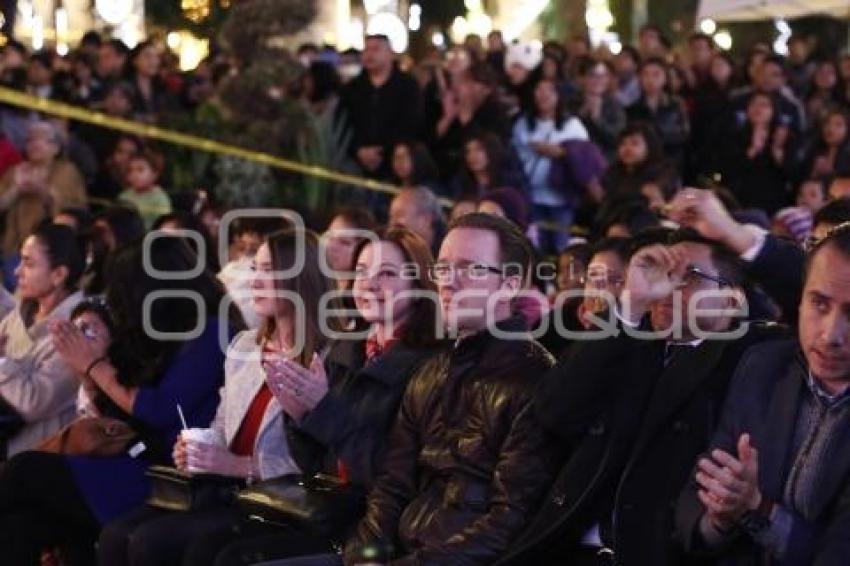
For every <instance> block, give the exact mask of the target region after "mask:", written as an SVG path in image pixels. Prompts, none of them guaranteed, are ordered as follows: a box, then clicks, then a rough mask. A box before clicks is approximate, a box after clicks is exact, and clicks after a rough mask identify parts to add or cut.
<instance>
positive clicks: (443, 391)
mask: <svg viewBox="0 0 850 566" xmlns="http://www.w3.org/2000/svg"><path fill="white" fill-rule="evenodd" d="M498 328H499V329H500V330H502V331H507V332H511V333H515V334H514V335H513V337H512V338H510V339H508V338H497V337H495V336H493V335H492V334H491V333H490V332H489V331H486V330H485V331H483V332H480V333H478V334H475V335H472V336H468V337H466V338H463V339H461V340H459V341H457V342H456V343H455V344H454V346H453V347H451V348H446V349H444V350H443V351H441V352H439V353H438V354H437V355H435V356H434V357H433V358H431V359H430V360H428V361H427V362H425V364H424V365H423V366H422V368H421V369H420V370H419V371H418V372H417V373H416V374H415V375H414V376H413V378H412V379H411V382H410V384H409V386H408V388H407V391H406V392H405V395H404V398H403V399H402V404H401V408H400V411H399V415H398V418H397V420H396V423H395V426H394V429H393V432H392V433H391V436H390V440H389V446H388V448H387V452H386V456H385V460H384V465H383V468H382V472H381V473H380V475H379V476H378V479H377V481H376V485H375V487H374V489H373V490H372V492H371V493H370V495H369V499H368V503H367V510H366V515H365V517H364V519H363V520H362V521H361V522H360V524H359V525H358V528H357V532H356V534H355V535H354V537H353V538H352V539H351V540H350V541H349V543H348V545H347V546H346V552H345V561H346V563H347V564H356V563H359V562H370V561H372V562H374V561H375V559H374V556H376V553H377V556H379V557H380V559H381V560H383V561H385V562H391V563H393V564H487V563H491V562H493V561H495V559H496V558H498V557H499V556H500V555H501V554H502V553H503V552H505V550H506V549H507V548H508V545H509V544H510V543H511V541H512V540H513V539H514V538H515V537H516V536H517V535H518V534H519V533H520V531H521V530H522V528H523V526H524V525H525V523H526V522H527V521H528V520H529V518H530V517H531V516H532V515H533V514H534V512H535V509H536V506H537V504H538V501H539V500H540V498H541V497H542V495H543V494H544V493H545V491H546V490H547V489H548V487H549V485H550V483H551V481H552V478H553V474H554V471H555V468H556V466H557V462H556V461H555V460H556V458H555V457H554V451H553V450H552V443H551V442H550V441H549V439H548V438H547V437H546V435H545V433H544V432H543V431H542V429H541V428H540V427H539V425H538V424H537V421H536V420H535V417H534V411H533V407H532V396H533V391H534V388H535V384H536V382H537V379H538V378H539V377H540V376H541V375H542V374H543V373H544V371H545V370H547V369H548V368H550V367H551V366H552V364H553V359H552V357H551V355H550V354H549V353H548V352H547V351H546V350H545V349H544V348H543V347H542V346H540V345H539V344H538V343H537V342H535V341H533V340H531V339H530V338H529V337H528V335H527V334H525V333H523V332H522V331H523V330H524V328H525V322H524V320H523V319H522V318H521V317H512V318H510V319H507V320H505V321H502V322H501V323H500V324H499V325H498ZM368 558H371V560H370V559H368Z"/></svg>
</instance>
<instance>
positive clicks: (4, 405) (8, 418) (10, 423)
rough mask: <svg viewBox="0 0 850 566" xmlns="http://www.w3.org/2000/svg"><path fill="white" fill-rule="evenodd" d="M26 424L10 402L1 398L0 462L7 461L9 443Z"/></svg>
mask: <svg viewBox="0 0 850 566" xmlns="http://www.w3.org/2000/svg"><path fill="white" fill-rule="evenodd" d="M25 424H26V422H25V421H24V419H23V417H21V414H20V413H19V412H18V411H17V410H16V409H15V408H14V407H13V406H12V405H11V404H9V402H8V401H6V400H5V399H3V398H2V397H0V461H2V460H5V459H6V452H7V447H8V445H9V441H10V440H11V439H12V437H14V436H15V435H16V434H18V433H19V432H20V431H21V429H22V428H24V425H25Z"/></svg>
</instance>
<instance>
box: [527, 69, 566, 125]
mask: <svg viewBox="0 0 850 566" xmlns="http://www.w3.org/2000/svg"><path fill="white" fill-rule="evenodd" d="M544 82H548V83H551V84H552V87H553V88H554V90H555V96H557V97H558V103H557V104H556V105H555V128H556V129H558V130H560V129H561V128H563V127H564V123H565V122H566V121H567V118H568V117H569V114H568V113H567V105H566V101H565V100H564V97H563V96H561V93H560V91H559V90H558V83H557V82H556V81H554V80H552V79H547V78H546V77H544V76H543V75H542V74H541V75H540V76H539V77H538V78H537V80H535V81H534V82H532V83H530V84H529V89H528V92H529V100H528V108H527V109H526V113H525V120H526V123H527V124H528V129H529V130H534V129H535V128H536V127H537V120H538V119H539V118H540V115H539V111H538V110H537V103H536V102H535V101H534V92H535V91H536V90H537V87H538V86H540V85H541V84H542V83H544Z"/></svg>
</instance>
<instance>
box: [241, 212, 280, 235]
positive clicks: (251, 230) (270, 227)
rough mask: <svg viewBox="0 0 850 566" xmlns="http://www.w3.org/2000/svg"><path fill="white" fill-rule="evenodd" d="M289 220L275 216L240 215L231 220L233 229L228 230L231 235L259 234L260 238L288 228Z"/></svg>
mask: <svg viewBox="0 0 850 566" xmlns="http://www.w3.org/2000/svg"><path fill="white" fill-rule="evenodd" d="M289 227H290V226H289V221H288V220H286V219H285V218H283V217H277V216H268V217H267V216H258V217H251V216H240V217H239V218H237V219H236V220H234V221H233V229H232V230H230V233H231V235H232V236H241V235H242V234H259V235H260V236H261V237H262V238H265V237H267V236H268V235H269V234H274V233H275V232H280V231H281V230H285V229H287V228H289Z"/></svg>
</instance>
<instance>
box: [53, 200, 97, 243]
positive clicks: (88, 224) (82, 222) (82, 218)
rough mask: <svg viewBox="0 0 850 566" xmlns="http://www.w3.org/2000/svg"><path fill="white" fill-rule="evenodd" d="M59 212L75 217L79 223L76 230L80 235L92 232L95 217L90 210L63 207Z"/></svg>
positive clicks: (83, 235)
mask: <svg viewBox="0 0 850 566" xmlns="http://www.w3.org/2000/svg"><path fill="white" fill-rule="evenodd" d="M59 214H65V215H67V216H71V217H73V219H74V221H76V223H77V230H76V232H77V234H78V235H79V236H81V237H86V236H88V235H89V233H90V232H91V228H92V222H93V219H92V215H91V214H89V211H88V210H86V209H85V208H74V207H68V208H63V209H62V210H60V211H59Z"/></svg>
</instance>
